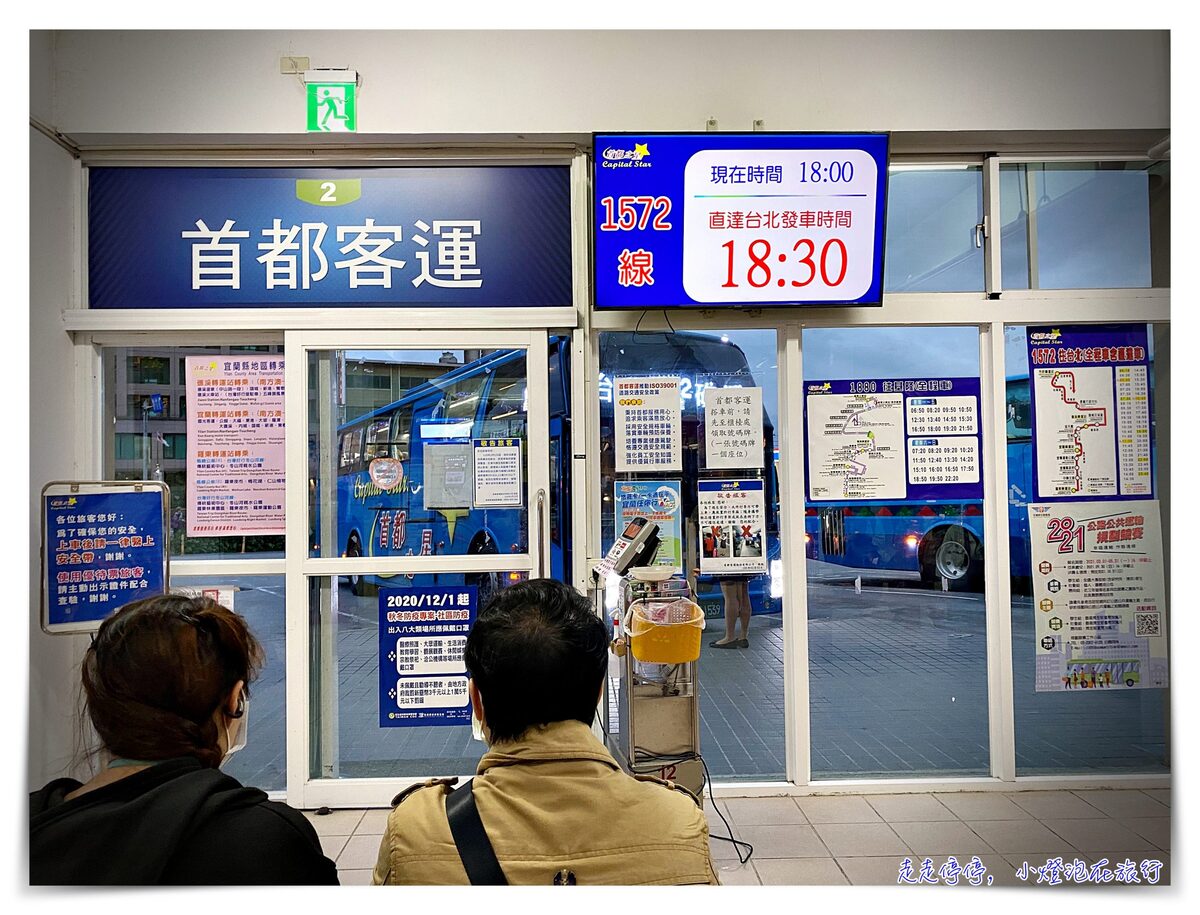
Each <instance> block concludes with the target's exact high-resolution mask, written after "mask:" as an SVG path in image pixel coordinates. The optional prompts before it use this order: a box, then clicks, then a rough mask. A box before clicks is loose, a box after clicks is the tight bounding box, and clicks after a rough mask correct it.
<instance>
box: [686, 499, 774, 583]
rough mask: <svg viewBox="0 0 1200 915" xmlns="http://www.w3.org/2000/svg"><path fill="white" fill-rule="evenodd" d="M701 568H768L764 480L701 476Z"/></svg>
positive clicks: (709, 571) (706, 571) (724, 571)
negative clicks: (716, 478)
mask: <svg viewBox="0 0 1200 915" xmlns="http://www.w3.org/2000/svg"><path fill="white" fill-rule="evenodd" d="M698 496H699V498H698V502H699V514H700V572H701V574H703V575H729V574H733V575H738V574H742V575H756V574H760V573H764V572H766V571H767V551H766V536H767V535H766V504H765V502H764V500H763V481H762V480H701V481H700V483H699V493H698Z"/></svg>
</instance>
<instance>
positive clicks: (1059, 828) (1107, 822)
mask: <svg viewBox="0 0 1200 915" xmlns="http://www.w3.org/2000/svg"><path fill="white" fill-rule="evenodd" d="M1043 822H1044V823H1045V825H1046V826H1047V827H1048V828H1049V829H1051V830H1052V831H1053V832H1055V833H1056V834H1058V835H1060V836H1062V837H1063V838H1064V839H1065V840H1066V841H1067V843H1068V844H1070V845H1071V846H1073V847H1075V848H1078V849H1079V850H1080V851H1099V850H1100V849H1103V848H1125V849H1133V850H1135V851H1138V850H1145V851H1150V850H1155V845H1154V843H1153V842H1151V841H1149V840H1148V839H1145V838H1143V837H1142V836H1139V835H1138V834H1137V833H1135V832H1133V831H1132V830H1131V829H1129V828H1128V827H1126V826H1123V825H1122V824H1121V823H1120V822H1118V821H1117V820H1114V819H1110V818H1109V817H1104V818H1102V819H1095V820H1044V821H1043Z"/></svg>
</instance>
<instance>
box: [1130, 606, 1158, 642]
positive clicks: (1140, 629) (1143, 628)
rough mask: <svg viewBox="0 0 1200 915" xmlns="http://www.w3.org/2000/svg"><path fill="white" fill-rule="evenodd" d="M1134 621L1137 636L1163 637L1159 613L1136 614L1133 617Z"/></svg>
mask: <svg viewBox="0 0 1200 915" xmlns="http://www.w3.org/2000/svg"><path fill="white" fill-rule="evenodd" d="M1133 619H1134V623H1135V625H1136V630H1135V632H1134V634H1135V635H1139V636H1142V637H1144V638H1145V637H1149V636H1155V635H1162V632H1161V630H1160V629H1159V621H1158V613H1157V612H1154V613H1135V614H1134V615H1133Z"/></svg>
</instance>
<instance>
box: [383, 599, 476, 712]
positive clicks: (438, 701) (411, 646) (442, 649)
mask: <svg viewBox="0 0 1200 915" xmlns="http://www.w3.org/2000/svg"><path fill="white" fill-rule="evenodd" d="M478 603H479V593H478V589H477V588H476V587H475V586H474V585H456V586H447V587H433V588H381V589H380V591H379V726H380V727H381V728H403V727H426V726H429V725H455V724H458V725H463V724H467V725H469V724H470V723H471V700H470V697H469V696H468V694H467V667H466V664H465V663H464V662H463V650H464V649H465V648H466V644H467V634H468V633H469V632H470V631H471V626H472V625H474V623H475V614H476V611H477V609H478Z"/></svg>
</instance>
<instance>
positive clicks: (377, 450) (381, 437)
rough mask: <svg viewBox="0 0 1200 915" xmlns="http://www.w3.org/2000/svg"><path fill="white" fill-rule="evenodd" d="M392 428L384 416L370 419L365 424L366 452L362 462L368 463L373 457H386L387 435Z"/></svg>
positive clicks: (389, 421)
mask: <svg viewBox="0 0 1200 915" xmlns="http://www.w3.org/2000/svg"><path fill="white" fill-rule="evenodd" d="M391 428H392V422H391V420H390V419H389V418H388V417H386V416H384V417H380V418H379V419H373V420H371V424H370V425H369V426H367V441H366V454H365V455H364V458H363V459H364V462H365V463H366V464H367V465H370V463H371V461H373V460H375V458H380V457H388V456H389V455H388V436H389V433H390V430H391Z"/></svg>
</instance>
